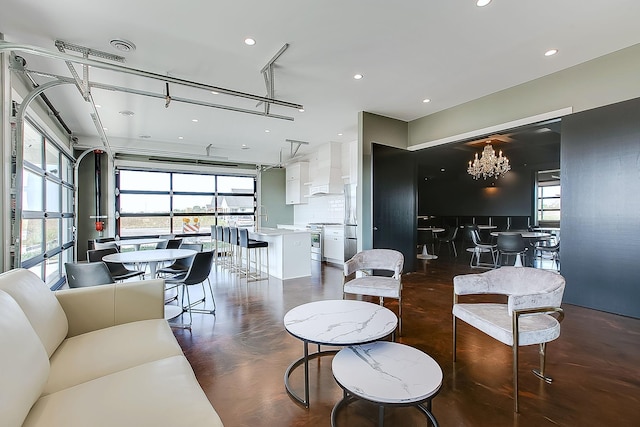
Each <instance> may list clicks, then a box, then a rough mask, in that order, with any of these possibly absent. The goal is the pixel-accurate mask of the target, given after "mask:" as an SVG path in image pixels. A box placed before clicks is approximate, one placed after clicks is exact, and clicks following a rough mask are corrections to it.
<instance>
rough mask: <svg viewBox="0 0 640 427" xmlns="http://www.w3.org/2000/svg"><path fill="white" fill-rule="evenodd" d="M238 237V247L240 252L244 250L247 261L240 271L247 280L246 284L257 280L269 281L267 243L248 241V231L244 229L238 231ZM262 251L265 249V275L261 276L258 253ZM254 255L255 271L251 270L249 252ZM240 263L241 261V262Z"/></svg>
mask: <svg viewBox="0 0 640 427" xmlns="http://www.w3.org/2000/svg"><path fill="white" fill-rule="evenodd" d="M238 237H239V245H240V251H242V249H243V248H244V249H246V253H247V259H246V265H245V266H244V267H245V268H244V269H242V274H243V275H244V276H245V277H246V278H247V281H248V282H253V281H258V280H265V279H266V280H268V279H269V242H264V241H262V240H253V239H249V230H247V229H246V228H239V229H238ZM262 249H266V253H267V275H266V276H263V275H262V268H261V266H262V263H261V256H260V253H261V252H262ZM252 251H253V253H254V261H253V262H254V264H255V269H254V270H251V262H252V261H251V252H252ZM241 262H242V261H241Z"/></svg>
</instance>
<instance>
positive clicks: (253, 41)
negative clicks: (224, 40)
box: [244, 37, 256, 46]
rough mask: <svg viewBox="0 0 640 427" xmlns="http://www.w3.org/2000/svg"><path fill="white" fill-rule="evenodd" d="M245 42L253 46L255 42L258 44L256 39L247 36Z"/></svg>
mask: <svg viewBox="0 0 640 427" xmlns="http://www.w3.org/2000/svg"><path fill="white" fill-rule="evenodd" d="M244 44H246V45H247V46H253V45H254V44H256V41H255V40H254V39H252V38H251V37H247V38H246V39H244Z"/></svg>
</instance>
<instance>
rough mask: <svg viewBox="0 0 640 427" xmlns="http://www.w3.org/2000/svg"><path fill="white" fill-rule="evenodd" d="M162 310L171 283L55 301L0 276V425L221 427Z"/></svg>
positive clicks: (80, 293) (91, 290) (70, 294)
mask: <svg viewBox="0 0 640 427" xmlns="http://www.w3.org/2000/svg"><path fill="white" fill-rule="evenodd" d="M163 302H164V281H163V280H141V281H133V282H127V283H121V284H113V285H100V286H93V287H87V288H78V289H68V290H62V291H57V292H52V291H50V290H49V288H48V287H47V286H46V285H45V284H44V283H43V282H42V281H41V280H40V279H39V278H38V277H37V276H36V275H35V274H33V273H31V272H29V271H28V270H24V269H16V270H11V271H8V272H6V273H2V274H0V424H1V425H2V426H3V427H15V426H47V427H57V426H61V427H74V426H77V427H89V426H91V427H99V426H119V427H123V426H136V427H142V426H149V427H151V426H153V427H158V426H222V422H221V420H220V418H219V417H218V414H217V413H216V412H215V410H214V409H213V407H212V406H211V404H210V403H209V400H208V399H207V397H206V396H205V394H204V392H203V391H202V388H201V387H200V385H199V384H198V381H197V380H196V378H195V376H194V374H193V370H192V369H191V365H189V362H188V361H187V359H186V358H185V357H184V354H183V353H182V350H181V349H180V346H179V345H178V342H177V341H176V339H175V337H174V336H173V333H172V332H171V329H170V328H169V326H168V324H167V322H166V321H165V320H164V307H163Z"/></svg>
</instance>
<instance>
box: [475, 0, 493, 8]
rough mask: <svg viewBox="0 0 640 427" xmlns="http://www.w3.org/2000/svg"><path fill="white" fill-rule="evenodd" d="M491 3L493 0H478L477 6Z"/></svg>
mask: <svg viewBox="0 0 640 427" xmlns="http://www.w3.org/2000/svg"><path fill="white" fill-rule="evenodd" d="M489 3H491V0H478V1H477V2H476V6H478V7H484V6H486V5H488V4H489Z"/></svg>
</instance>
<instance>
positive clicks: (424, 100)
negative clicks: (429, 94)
mask: <svg viewBox="0 0 640 427" xmlns="http://www.w3.org/2000/svg"><path fill="white" fill-rule="evenodd" d="M422 102H424V103H425V104H427V103H429V102H431V100H430V99H429V98H426V99H423V100H422Z"/></svg>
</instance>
